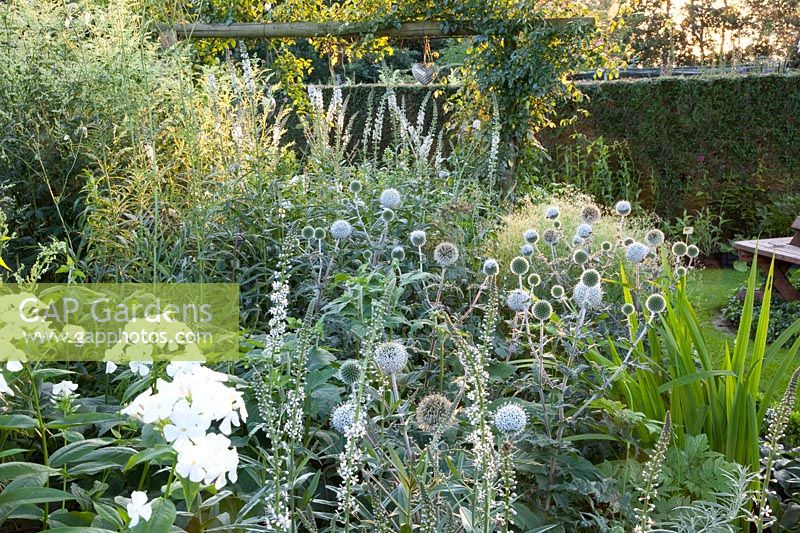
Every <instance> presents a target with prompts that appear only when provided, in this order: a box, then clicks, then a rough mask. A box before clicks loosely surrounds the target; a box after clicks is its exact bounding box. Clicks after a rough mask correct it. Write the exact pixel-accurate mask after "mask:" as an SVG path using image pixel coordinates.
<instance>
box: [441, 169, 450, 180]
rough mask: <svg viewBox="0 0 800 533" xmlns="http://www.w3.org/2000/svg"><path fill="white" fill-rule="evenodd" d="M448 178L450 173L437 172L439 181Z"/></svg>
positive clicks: (444, 171)
mask: <svg viewBox="0 0 800 533" xmlns="http://www.w3.org/2000/svg"><path fill="white" fill-rule="evenodd" d="M449 177H450V173H449V172H448V171H446V170H440V171H439V179H440V180H446V179H447V178H449Z"/></svg>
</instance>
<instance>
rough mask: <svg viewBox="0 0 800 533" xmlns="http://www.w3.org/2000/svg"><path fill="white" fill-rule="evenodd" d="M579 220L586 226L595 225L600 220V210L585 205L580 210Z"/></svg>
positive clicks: (594, 206)
mask: <svg viewBox="0 0 800 533" xmlns="http://www.w3.org/2000/svg"><path fill="white" fill-rule="evenodd" d="M581 220H583V221H584V223H586V224H595V223H597V221H598V220H600V209H599V208H598V207H597V206H596V205H592V204H589V205H587V206H586V207H584V208H583V209H582V210H581Z"/></svg>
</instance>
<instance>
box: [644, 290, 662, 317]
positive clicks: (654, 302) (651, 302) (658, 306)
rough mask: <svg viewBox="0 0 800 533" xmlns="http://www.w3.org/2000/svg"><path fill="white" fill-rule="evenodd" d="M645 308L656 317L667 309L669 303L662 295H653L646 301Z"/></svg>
mask: <svg viewBox="0 0 800 533" xmlns="http://www.w3.org/2000/svg"><path fill="white" fill-rule="evenodd" d="M644 306H645V307H646V308H647V310H648V311H650V312H651V313H653V314H654V315H658V314H661V313H663V312H664V310H665V309H666V308H667V301H666V300H665V299H664V297H663V296H661V295H660V294H651V295H650V296H648V297H647V300H645V302H644Z"/></svg>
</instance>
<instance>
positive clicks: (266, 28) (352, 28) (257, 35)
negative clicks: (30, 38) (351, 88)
mask: <svg viewBox="0 0 800 533" xmlns="http://www.w3.org/2000/svg"><path fill="white" fill-rule="evenodd" d="M542 24H543V25H549V26H553V27H557V28H558V27H562V28H566V27H569V26H573V25H574V26H580V27H585V28H587V29H591V28H594V25H595V20H594V18H593V17H575V18H549V19H544V20H543V22H542ZM158 31H159V33H160V35H161V43H162V45H163V46H165V47H169V46H172V45H174V44H175V42H176V41H177V39H209V38H230V39H308V38H313V37H357V36H361V35H366V34H371V35H375V36H377V37H392V38H398V39H423V38H425V37H432V38H436V37H467V36H471V35H479V34H480V32H478V31H476V30H473V29H471V28H469V27H467V26H466V25H459V24H444V23H443V22H439V21H420V22H404V23H402V24H399V25H398V26H395V27H391V28H383V29H378V30H374V29H370V28H369V27H368V26H366V25H364V24H361V23H342V22H274V23H268V24H261V23H256V22H247V23H231V24H200V23H197V24H175V25H172V26H170V25H168V24H160V25H159V26H158Z"/></svg>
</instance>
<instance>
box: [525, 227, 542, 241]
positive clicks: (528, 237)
mask: <svg viewBox="0 0 800 533" xmlns="http://www.w3.org/2000/svg"><path fill="white" fill-rule="evenodd" d="M522 238H523V239H525V242H527V243H528V244H536V242H537V241H538V240H539V232H538V231H536V230H535V229H533V228H530V229H526V230H525V233H523V234H522Z"/></svg>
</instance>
